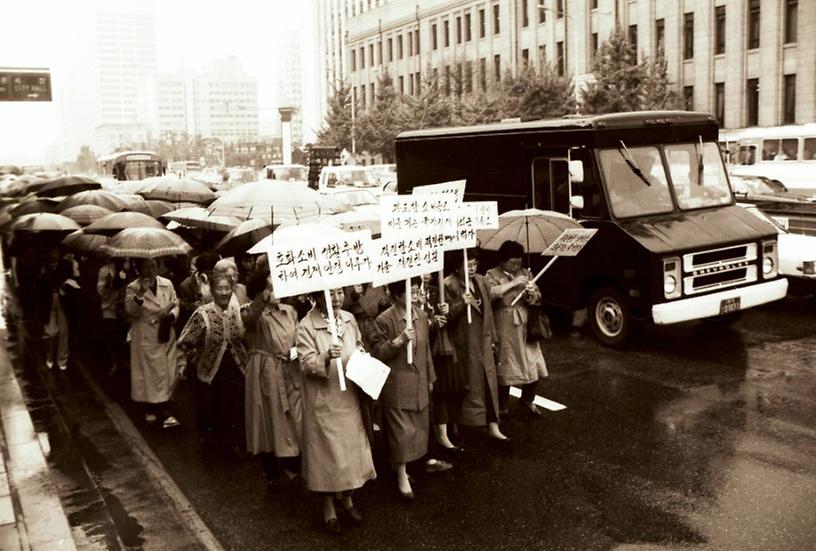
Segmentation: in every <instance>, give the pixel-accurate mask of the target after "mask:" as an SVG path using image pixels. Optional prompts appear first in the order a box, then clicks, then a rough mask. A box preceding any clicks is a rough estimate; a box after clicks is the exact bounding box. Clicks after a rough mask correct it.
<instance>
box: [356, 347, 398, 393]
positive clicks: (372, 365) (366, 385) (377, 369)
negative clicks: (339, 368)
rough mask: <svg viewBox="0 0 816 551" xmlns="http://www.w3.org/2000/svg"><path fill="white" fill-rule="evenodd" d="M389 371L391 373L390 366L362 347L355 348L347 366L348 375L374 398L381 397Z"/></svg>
mask: <svg viewBox="0 0 816 551" xmlns="http://www.w3.org/2000/svg"><path fill="white" fill-rule="evenodd" d="M389 373H391V368H390V367H388V366H387V365H385V364H384V363H382V362H381V361H380V360H378V359H377V358H374V357H373V356H371V355H370V354H369V353H368V352H363V351H362V350H360V349H357V350H355V351H354V353H353V354H352V355H351V357H350V358H349V360H348V366H347V368H346V377H348V378H349V379H350V380H352V381H354V383H355V384H356V385H357V386H359V387H360V388H361V389H363V392H365V393H366V394H368V395H369V396H371V397H372V398H373V399H374V400H376V399H377V398H379V397H380V392H382V387H383V385H385V380H386V379H388V374H389Z"/></svg>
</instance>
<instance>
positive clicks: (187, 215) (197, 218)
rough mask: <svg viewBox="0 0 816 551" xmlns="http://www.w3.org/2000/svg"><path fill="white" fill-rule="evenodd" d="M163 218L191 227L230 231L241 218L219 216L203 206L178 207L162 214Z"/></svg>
mask: <svg viewBox="0 0 816 551" xmlns="http://www.w3.org/2000/svg"><path fill="white" fill-rule="evenodd" d="M160 218H161V219H163V220H171V221H173V222H176V223H178V224H181V225H182V226H188V227H190V228H201V229H203V230H210V231H220V232H225V233H226V232H229V231H230V230H233V229H235V228H236V227H237V226H238V224H240V223H241V220H239V219H238V218H235V217H232V216H219V215H217V214H210V213H209V211H208V210H207V209H205V208H203V207H188V208H185V209H176V210H174V211H171V212H168V213H166V214H162V215H161V216H160Z"/></svg>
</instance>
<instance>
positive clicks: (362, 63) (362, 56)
mask: <svg viewBox="0 0 816 551" xmlns="http://www.w3.org/2000/svg"><path fill="white" fill-rule="evenodd" d="M360 69H365V48H363V47H362V46H361V47H360Z"/></svg>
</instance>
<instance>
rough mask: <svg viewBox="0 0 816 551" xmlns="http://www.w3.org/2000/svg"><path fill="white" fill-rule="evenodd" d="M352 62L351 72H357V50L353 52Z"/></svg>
mask: <svg viewBox="0 0 816 551" xmlns="http://www.w3.org/2000/svg"><path fill="white" fill-rule="evenodd" d="M350 61H351V70H352V71H356V70H357V50H355V49H353V48H352V50H351V60H350Z"/></svg>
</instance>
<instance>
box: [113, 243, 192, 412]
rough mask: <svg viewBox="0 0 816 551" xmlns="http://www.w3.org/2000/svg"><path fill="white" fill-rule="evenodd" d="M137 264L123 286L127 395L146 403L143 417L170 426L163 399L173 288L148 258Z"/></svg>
mask: <svg viewBox="0 0 816 551" xmlns="http://www.w3.org/2000/svg"><path fill="white" fill-rule="evenodd" d="M137 268H138V273H139V278H138V279H137V280H136V281H133V282H131V283H130V284H129V285H128V286H127V289H126V290H125V312H126V314H127V317H128V319H129V320H130V397H131V399H132V400H133V401H135V402H143V403H145V404H146V408H145V412H146V413H145V421H147V422H149V423H151V422H154V421H156V420H157V418H158V417H161V418H162V426H163V427H165V428H168V427H173V426H176V425H178V424H179V423H178V421H177V420H176V418H175V417H173V416H172V415H170V412H169V410H168V408H167V402H168V401H169V400H170V394H171V392H172V387H173V382H174V381H175V379H176V368H177V366H176V332H175V330H174V329H173V324H174V322H175V320H176V318H177V317H178V314H179V307H178V300H177V299H176V290H175V289H173V284H172V283H171V282H170V280H169V279H165V278H163V277H161V276H159V275H157V274H158V267H157V265H156V261H155V260H153V259H152V258H147V259H143V260H141V262H140V263H139V264H138V266H137ZM160 326H162V327H163V328H164V329H167V327H169V332H168V336H167V339H166V340H165V342H161V341H160V339H159V327H160Z"/></svg>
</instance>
